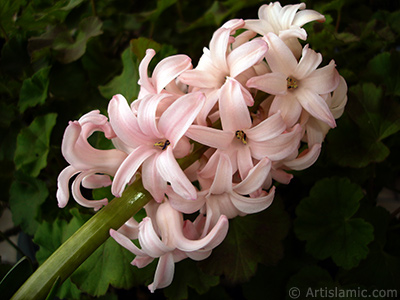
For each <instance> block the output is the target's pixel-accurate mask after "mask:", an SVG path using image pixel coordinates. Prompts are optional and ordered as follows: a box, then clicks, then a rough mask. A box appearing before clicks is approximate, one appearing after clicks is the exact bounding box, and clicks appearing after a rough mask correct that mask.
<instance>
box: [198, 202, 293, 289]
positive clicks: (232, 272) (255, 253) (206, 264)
mask: <svg viewBox="0 0 400 300" xmlns="http://www.w3.org/2000/svg"><path fill="white" fill-rule="evenodd" d="M289 223H290V222H289V217H288V215H287V213H286V212H285V210H284V208H283V204H282V202H281V201H279V200H278V199H275V201H274V202H273V204H272V205H271V206H270V207H269V208H268V209H266V210H265V211H263V212H261V213H258V214H254V215H248V216H245V217H237V218H235V219H232V220H230V223H229V231H228V235H227V237H226V238H225V240H224V241H223V242H222V244H221V245H219V246H218V247H217V248H216V249H214V250H213V253H212V254H211V256H210V257H209V258H208V259H206V260H205V261H202V262H200V263H199V264H200V266H201V267H202V268H203V270H204V271H205V272H206V273H210V274H214V275H222V274H223V275H225V276H226V278H227V279H228V280H230V281H232V282H245V281H248V280H249V279H250V278H251V277H252V276H253V275H254V274H255V272H256V270H257V264H258V263H263V264H266V265H273V264H276V263H277V262H278V261H279V260H280V259H281V258H282V256H283V245H282V240H283V239H284V238H285V236H286V235H287V233H288V230H289Z"/></svg>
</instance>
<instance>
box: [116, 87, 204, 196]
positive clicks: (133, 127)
mask: <svg viewBox="0 0 400 300" xmlns="http://www.w3.org/2000/svg"><path fill="white" fill-rule="evenodd" d="M163 97H164V96H163V95H162V94H159V95H154V96H152V95H148V96H146V97H145V98H143V99H142V101H141V103H140V105H139V107H138V113H137V115H136V114H134V113H133V111H132V110H131V109H130V107H129V105H128V103H127V101H126V99H125V98H124V97H123V96H122V95H116V96H114V97H113V99H112V100H111V101H110V104H109V107H108V113H109V116H110V123H111V125H112V128H113V130H114V131H115V133H116V134H117V135H118V137H119V139H120V140H121V141H122V142H123V143H124V144H126V145H127V146H128V147H130V148H131V151H130V153H128V157H127V158H126V159H125V160H124V161H123V162H122V163H121V165H120V167H119V168H118V171H117V172H116V174H115V177H114V181H113V183H112V189H111V190H112V193H113V194H114V195H115V196H117V197H120V196H121V194H122V192H123V190H124V189H125V186H126V184H128V183H129V182H130V181H131V180H132V178H133V176H134V175H135V174H136V172H137V171H138V169H139V167H142V171H141V175H142V181H143V186H144V187H145V188H146V189H147V190H148V191H149V192H150V193H151V194H152V196H153V197H154V199H155V200H156V201H161V200H162V199H163V198H164V193H165V191H166V188H167V182H169V183H170V184H171V186H172V188H173V189H174V191H175V192H177V193H178V194H180V195H181V196H182V197H184V198H188V199H196V197H197V195H196V190H195V188H194V186H193V185H192V183H191V182H190V181H189V180H188V178H187V177H186V176H185V174H184V172H183V171H182V169H181V168H180V166H179V164H178V163H177V161H176V158H180V157H183V156H185V155H187V154H189V151H190V144H189V141H188V140H187V138H186V137H184V136H183V135H184V134H185V132H186V130H187V128H189V126H190V125H191V124H192V122H193V120H194V119H195V118H196V116H197V114H198V113H199V111H200V110H201V108H202V106H203V102H204V96H203V94H201V93H190V94H187V95H184V96H182V97H180V98H179V99H178V100H176V101H175V102H174V103H173V104H171V105H170V106H169V107H168V108H167V109H166V110H165V111H164V112H163V114H162V115H161V117H160V118H159V119H158V120H156V118H155V116H156V110H157V105H158V103H159V102H160V101H161V100H162V99H163Z"/></svg>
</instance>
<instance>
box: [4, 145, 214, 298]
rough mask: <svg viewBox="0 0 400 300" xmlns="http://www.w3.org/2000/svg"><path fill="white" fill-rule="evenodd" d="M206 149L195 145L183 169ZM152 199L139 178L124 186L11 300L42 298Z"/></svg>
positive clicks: (183, 162) (181, 164)
mask: <svg viewBox="0 0 400 300" xmlns="http://www.w3.org/2000/svg"><path fill="white" fill-rule="evenodd" d="M206 149H207V147H205V146H202V145H200V144H197V143H195V146H194V150H193V151H192V153H191V155H190V156H189V157H185V158H182V159H180V160H179V165H180V166H181V168H182V169H186V168H187V167H189V166H190V165H191V164H193V163H194V162H195V161H196V160H198V159H199V158H200V157H201V156H202V155H203V153H204V151H205V150H206ZM150 199H152V197H151V195H150V194H149V192H147V191H146V190H145V189H144V187H143V185H142V181H141V180H140V179H138V180H136V181H135V182H133V183H132V184H131V185H130V186H129V187H127V188H126V189H125V191H124V193H123V194H122V197H120V198H114V199H113V200H112V201H110V203H109V204H107V205H106V206H105V207H103V208H102V209H101V210H100V211H99V212H98V213H96V214H95V215H94V216H93V217H92V218H91V219H90V220H89V221H87V222H86V223H85V224H84V225H83V226H82V227H81V228H80V229H79V230H78V231H77V232H76V233H75V234H74V235H72V236H71V237H70V238H69V239H68V240H67V241H66V242H65V243H64V244H62V245H61V246H60V247H59V248H58V249H57V250H56V251H55V252H54V253H53V254H52V255H51V256H50V257H49V258H48V259H47V260H46V261H45V262H44V263H43V264H42V265H41V266H40V267H39V268H38V269H37V270H36V271H35V273H33V274H32V276H31V277H29V278H28V280H27V281H26V282H25V283H24V284H23V285H22V286H21V287H20V289H19V290H18V291H17V292H16V293H15V294H14V296H13V297H12V298H11V300H22V299H24V300H27V299H29V300H41V299H45V298H46V296H47V295H48V293H49V292H50V290H51V288H52V286H53V284H54V283H55V281H56V280H57V279H58V278H59V280H60V282H61V283H62V282H64V280H66V279H67V278H68V277H69V276H70V275H71V274H72V273H73V272H74V271H75V270H76V269H77V268H78V267H79V266H80V265H81V264H82V263H83V262H84V261H85V260H86V259H87V258H88V257H89V256H90V255H91V254H92V253H93V252H94V251H95V250H96V249H97V248H98V247H100V246H101V245H102V244H103V243H104V242H105V241H106V240H107V239H108V238H109V236H110V235H109V230H110V228H113V229H118V228H120V227H121V226H122V225H123V224H124V223H125V222H126V221H127V220H128V219H129V218H131V217H132V216H134V215H135V214H136V213H137V212H138V211H139V210H140V209H141V208H142V207H143V206H144V205H146V204H147V203H148V202H149V201H150Z"/></svg>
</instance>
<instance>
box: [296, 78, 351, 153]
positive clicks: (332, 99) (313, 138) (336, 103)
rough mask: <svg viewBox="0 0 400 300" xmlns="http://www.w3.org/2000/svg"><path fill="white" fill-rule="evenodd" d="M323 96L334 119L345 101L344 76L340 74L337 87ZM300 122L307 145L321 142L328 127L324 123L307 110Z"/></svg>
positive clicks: (342, 109) (337, 116)
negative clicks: (304, 132)
mask: <svg viewBox="0 0 400 300" xmlns="http://www.w3.org/2000/svg"><path fill="white" fill-rule="evenodd" d="M324 96H325V97H326V103H327V105H328V107H329V110H330V111H331V113H332V116H333V117H334V118H335V119H338V118H340V116H341V115H342V114H343V111H344V107H345V105H346V103H347V84H346V81H345V80H344V78H343V77H342V76H340V81H339V85H338V87H337V88H336V89H335V90H334V91H333V93H328V94H326V95H324ZM300 123H301V124H302V126H303V127H304V128H305V131H306V136H305V140H306V141H307V143H308V146H309V147H311V146H313V145H315V144H321V143H322V142H323V141H324V139H325V136H326V134H327V133H328V131H329V129H330V127H329V126H328V125H327V124H326V123H324V122H322V121H320V120H318V119H316V118H314V117H313V116H311V115H310V114H309V113H307V112H304V113H303V115H302V117H301V119H300Z"/></svg>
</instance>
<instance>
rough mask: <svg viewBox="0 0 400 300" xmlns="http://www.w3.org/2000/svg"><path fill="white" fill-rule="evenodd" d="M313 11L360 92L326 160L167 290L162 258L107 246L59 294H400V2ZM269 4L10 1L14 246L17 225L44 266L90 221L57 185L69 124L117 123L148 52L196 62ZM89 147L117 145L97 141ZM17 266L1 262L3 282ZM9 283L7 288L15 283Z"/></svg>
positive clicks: (0, 11)
mask: <svg viewBox="0 0 400 300" xmlns="http://www.w3.org/2000/svg"><path fill="white" fill-rule="evenodd" d="M305 2H306V4H307V8H311V9H315V10H317V11H319V12H321V13H323V14H325V16H326V18H327V21H326V22H325V23H323V24H320V23H314V24H307V25H306V29H307V31H308V36H309V37H308V41H307V43H309V44H310V46H311V48H313V49H314V50H316V51H318V52H321V53H322V55H323V57H324V63H325V64H326V63H328V62H329V61H330V60H331V59H334V60H335V62H336V64H337V68H338V70H339V72H340V73H341V74H342V75H343V76H344V77H345V79H346V81H347V83H348V86H349V94H348V96H349V100H348V105H347V107H346V111H345V113H344V115H343V116H342V117H341V118H340V119H339V121H338V127H337V128H336V129H334V130H331V132H330V133H329V134H328V136H327V139H326V141H325V142H324V144H323V151H322V154H321V156H320V158H319V160H318V161H317V163H316V164H315V165H314V166H313V167H311V168H310V169H308V170H305V171H302V172H296V173H295V174H294V175H295V177H294V179H293V181H292V182H291V183H290V184H289V185H287V186H283V185H280V186H278V188H277V196H276V199H275V201H274V204H273V205H272V206H271V207H270V208H268V209H267V210H266V211H265V212H262V213H260V214H256V215H251V216H247V217H244V218H237V219H235V220H232V221H231V222H230V231H229V234H228V237H227V239H226V241H224V243H223V244H222V245H221V246H219V247H218V248H217V249H215V251H214V252H213V254H212V256H211V257H210V258H209V259H207V260H206V261H202V262H200V263H196V262H193V261H188V260H185V261H183V262H181V263H178V264H177V266H176V273H175V279H174V282H173V283H172V285H171V286H170V287H168V288H166V289H164V290H160V291H156V293H155V294H153V295H151V294H149V293H148V292H147V289H146V287H145V285H147V284H149V283H150V282H151V281H152V277H153V273H154V268H155V264H154V263H153V264H151V265H150V266H149V267H148V268H146V269H144V270H138V269H137V268H135V267H133V266H131V265H129V263H130V261H131V260H132V259H133V257H132V255H131V254H130V253H128V252H127V251H125V250H124V249H122V248H121V247H119V246H118V245H117V244H116V243H115V242H114V241H112V240H111V239H109V240H108V241H107V242H106V243H105V244H104V245H103V246H102V247H100V248H99V249H98V250H97V251H96V252H95V253H94V254H93V255H92V257H90V258H89V259H88V260H87V261H86V262H85V263H84V264H83V265H82V266H81V267H80V268H79V269H78V270H77V271H76V272H75V273H74V274H73V275H72V276H71V278H70V279H69V280H68V281H66V282H65V283H64V284H63V286H62V287H61V288H60V289H59V290H58V292H57V293H58V295H59V297H61V298H65V299H90V298H93V297H102V299H125V298H126V299H128V298H130V299H133V298H135V297H136V298H141V299H163V298H169V299H185V298H190V299H198V298H203V297H206V298H207V299H243V298H245V299H260V298H263V299H290V298H289V296H288V292H287V291H288V290H289V289H290V288H291V287H299V288H304V289H306V288H307V287H312V288H315V289H317V288H326V287H328V288H329V287H330V288H333V287H337V288H340V289H344V290H345V289H354V288H365V289H367V290H370V291H372V290H374V289H396V290H398V291H400V222H399V219H398V216H399V207H400V196H399V180H400V177H399V174H400V172H399V171H400V159H399V155H398V154H399V151H400V134H399V130H400V103H399V97H400V68H399V67H400V52H399V51H400V43H399V42H400V38H399V34H400V7H399V2H398V1H395V0H386V1H385V0H383V1H378V0H370V1H365V0H349V1H345V0H333V1H330V2H327V1H322V0H321V1H319V0H310V1H305ZM264 3H266V2H264V1H259V0H251V1H246V0H226V1H211V0H204V1H194V0H189V1H178V0H157V1H156V0H152V1H127V0H97V1H88V0H60V1H56V0H30V1H29V0H1V1H0V46H1V56H0V170H1V172H0V179H1V180H0V201H1V202H0V203H1V211H0V213H2V210H3V209H4V208H6V207H9V208H10V209H11V211H12V214H13V221H14V223H15V225H17V228H15V229H14V230H11V231H9V232H5V233H3V234H2V237H3V239H4V238H7V235H12V234H14V233H15V231H17V230H18V231H22V232H24V233H26V234H28V235H29V236H30V237H32V239H33V242H34V243H35V245H36V246H37V249H38V251H37V253H36V259H37V261H35V260H34V261H33V268H35V267H37V264H38V263H42V262H43V261H44V259H45V258H46V257H47V256H48V255H50V254H51V253H52V252H53V251H54V250H55V249H56V248H57V247H58V246H59V245H60V244H61V243H62V242H63V241H65V240H66V238H67V237H68V236H70V235H71V234H72V233H73V232H74V231H75V230H76V229H77V228H79V226H81V225H82V224H83V223H84V222H85V220H87V219H88V218H89V217H90V214H92V213H93V212H91V211H89V210H86V209H83V208H81V207H79V206H78V205H76V204H75V203H74V201H71V202H70V203H69V204H68V206H67V208H65V209H59V208H58V207H57V201H56V198H55V195H56V188H57V186H56V179H57V176H58V174H59V172H60V171H61V170H62V169H63V168H64V167H65V166H66V165H67V163H66V162H65V160H64V159H63V157H62V156H61V153H60V146H61V140H62V136H63V132H64V129H65V127H66V126H67V124H68V121H69V120H75V119H78V118H79V117H80V116H81V115H82V114H84V113H86V112H88V111H90V110H93V109H99V110H101V111H102V112H103V113H106V108H107V104H108V101H109V99H110V98H111V96H112V95H113V94H116V93H121V94H123V95H125V96H126V97H127V98H128V99H130V100H131V101H133V100H134V99H135V97H136V95H137V93H138V86H137V79H138V75H137V67H138V64H139V62H140V60H141V59H142V57H143V56H144V53H145V50H146V49H147V48H149V47H151V48H154V49H155V50H156V51H157V56H156V60H158V61H159V60H160V59H162V58H163V57H165V56H168V55H171V54H175V53H184V54H187V55H189V56H190V57H191V58H192V60H193V64H194V65H196V63H197V60H198V59H199V57H200V56H201V54H202V48H203V47H205V46H208V43H209V40H210V38H211V36H212V33H213V32H214V31H215V30H216V29H217V27H218V26H220V25H221V24H222V23H223V22H224V21H226V20H228V19H229V18H234V17H238V18H243V19H248V18H256V17H257V10H258V7H259V6H260V5H261V4H264ZM281 3H282V5H284V4H288V3H295V2H288V1H282V2H281ZM155 63H156V62H153V66H154V64H155ZM91 142H92V143H93V144H95V145H96V146H98V147H107V145H105V144H104V141H103V140H102V139H101V136H94V137H93V139H92V140H91ZM383 190H385V191H389V192H390V193H392V194H393V195H394V197H395V199H397V201H398V202H396V204H397V210H396V211H395V212H392V213H389V212H388V211H387V210H385V209H383V208H381V207H378V206H377V205H376V204H377V200H378V195H379V194H380V193H381V192H382V191H383ZM103 192H104V193H107V191H100V192H98V193H103ZM95 196H96V197H97V196H99V195H98V194H96V195H95ZM396 214H397V218H396ZM38 246H39V247H38ZM10 268H11V266H8V265H6V264H4V263H3V264H1V275H2V277H3V275H5V274H6V272H7V271H8V270H9V269H10ZM30 268H31V266H29V265H28V267H27V264H26V262H25V261H24V262H23V263H20V264H19V267H18V268H15V270H16V271H18V272H19V273H15V274H19V276H18V278H19V279H20V280H19V281H23V280H24V278H26V274H27V272H28V273H29V272H30ZM14 276H16V275H14ZM15 278H17V277H15ZM19 281H18V280H17V281H14V283H15V284H17V282H19ZM3 283H5V284H6V283H7V282H3ZM5 284H2V285H1V286H0V292H4V289H7V288H8V289H9V290H10V289H11V286H7V288H5ZM2 295H5V294H2ZM303 295H304V293H303ZM398 295H399V296H400V292H399V293H398ZM299 299H302V298H301V297H300V298H299ZM352 299H355V298H352ZM382 299H383V298H382Z"/></svg>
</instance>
